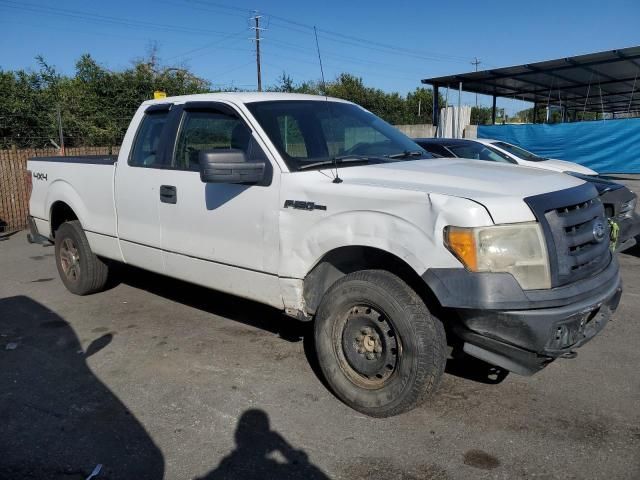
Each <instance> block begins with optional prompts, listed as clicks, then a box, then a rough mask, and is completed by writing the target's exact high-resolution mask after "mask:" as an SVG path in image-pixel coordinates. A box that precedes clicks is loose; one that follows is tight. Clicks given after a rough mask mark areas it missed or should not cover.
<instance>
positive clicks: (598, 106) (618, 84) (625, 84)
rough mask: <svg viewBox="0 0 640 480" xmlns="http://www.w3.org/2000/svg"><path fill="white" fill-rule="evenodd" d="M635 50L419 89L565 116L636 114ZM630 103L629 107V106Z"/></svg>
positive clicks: (440, 81) (639, 96)
mask: <svg viewBox="0 0 640 480" xmlns="http://www.w3.org/2000/svg"><path fill="white" fill-rule="evenodd" d="M639 77H640V46H637V47H629V48H621V49H618V50H609V51H605V52H598V53H589V54H587V55H577V56H575V57H565V58H559V59H557V60H547V61H544V62H537V63H528V64H525V65H516V66H513V67H505V68H496V69H492V70H483V71H479V72H470V73H461V74H457V75H449V76H445V77H435V78H425V79H424V80H422V83H426V84H429V85H433V86H440V87H443V86H450V87H452V88H458V84H459V82H462V89H463V90H464V91H466V92H473V93H481V94H485V95H496V96H498V97H506V98H515V99H519V100H525V101H529V102H533V103H538V104H541V105H546V104H547V103H550V104H552V105H558V104H559V103H560V104H562V105H563V106H565V107H567V108H568V109H569V110H580V111H581V110H583V109H586V111H594V112H595V111H597V112H601V111H605V112H626V111H627V110H628V109H629V107H630V108H631V110H637V109H640V93H639V92H638V90H639V89H640V78H639ZM630 101H631V104H629V102H630Z"/></svg>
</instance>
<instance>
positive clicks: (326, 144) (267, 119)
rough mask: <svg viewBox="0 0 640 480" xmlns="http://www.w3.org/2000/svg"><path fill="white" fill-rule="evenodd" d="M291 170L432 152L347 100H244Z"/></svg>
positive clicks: (413, 157) (415, 156) (411, 157)
mask: <svg viewBox="0 0 640 480" xmlns="http://www.w3.org/2000/svg"><path fill="white" fill-rule="evenodd" d="M247 108H248V109H249V110H250V111H251V113H252V114H253V116H254V117H255V118H256V120H257V121H258V123H260V126H261V127H262V128H263V129H264V131H265V132H266V133H267V135H268V136H269V138H270V139H271V141H272V142H273V143H274V144H275V146H276V148H277V149H278V151H279V152H280V155H282V157H283V158H284V160H285V162H286V163H287V166H288V167H289V170H291V171H292V172H294V171H298V170H305V169H307V168H323V167H326V166H328V165H330V164H331V163H333V162H334V161H335V162H336V165H339V166H341V167H344V166H347V165H362V164H363V163H365V164H366V163H380V162H398V161H406V160H416V159H420V158H433V157H432V156H431V155H430V154H429V153H427V152H426V151H425V150H424V149H422V148H421V147H420V146H419V145H418V144H416V143H415V142H414V141H413V140H411V139H410V138H408V137H406V136H405V135H404V134H402V133H401V132H400V131H399V130H397V129H396V128H394V127H392V126H391V125H389V124H388V123H386V122H385V121H383V120H382V119H380V118H378V117H376V116H375V115H373V114H372V113H369V112H367V111H366V110H364V109H362V108H360V107H358V106H357V105H353V104H350V103H341V102H332V101H317V100H287V101H268V102H255V103H249V104H247Z"/></svg>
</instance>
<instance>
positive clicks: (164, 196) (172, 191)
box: [160, 185, 178, 203]
mask: <svg viewBox="0 0 640 480" xmlns="http://www.w3.org/2000/svg"><path fill="white" fill-rule="evenodd" d="M160 201H161V202H162V203H177V201H178V192H177V190H176V187H174V186H173V185H160Z"/></svg>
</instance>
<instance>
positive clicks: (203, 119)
mask: <svg viewBox="0 0 640 480" xmlns="http://www.w3.org/2000/svg"><path fill="white" fill-rule="evenodd" d="M250 143H251V130H249V127H247V126H246V125H245V123H244V122H243V121H242V120H240V119H239V118H238V117H235V116H231V115H228V114H225V113H222V112H216V111H208V112H207V111H204V112H199V111H193V112H191V111H188V112H186V113H185V114H184V117H183V119H182V125H181V127H180V132H179V134H178V140H177V142H176V149H175V155H174V166H175V167H177V168H179V169H180V170H191V171H197V170H199V168H200V167H199V160H198V157H199V154H200V151H201V150H217V149H222V150H228V149H232V148H233V149H238V150H242V151H244V152H245V153H248V151H249V145H250Z"/></svg>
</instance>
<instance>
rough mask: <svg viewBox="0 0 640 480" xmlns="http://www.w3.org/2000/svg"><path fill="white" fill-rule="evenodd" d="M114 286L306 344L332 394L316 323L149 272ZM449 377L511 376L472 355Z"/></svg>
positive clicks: (125, 276) (132, 272)
mask: <svg viewBox="0 0 640 480" xmlns="http://www.w3.org/2000/svg"><path fill="white" fill-rule="evenodd" d="M116 269H117V271H116V275H115V282H114V284H113V285H114V286H115V285H117V283H118V282H120V283H124V284H127V285H129V286H132V287H134V288H139V289H142V290H145V291H147V292H149V293H152V294H155V295H159V296H161V297H164V298H168V299H170V300H173V301H174V302H178V303H181V304H183V305H187V306H189V307H192V308H197V309H199V310H203V311H206V312H209V313H211V314H214V315H218V316H221V317H224V318H228V319H230V320H233V321H236V322H240V323H244V324H246V325H250V326H252V327H255V328H260V329H262V330H265V331H268V332H271V333H274V334H277V335H279V336H280V338H282V339H284V340H286V341H289V342H299V341H303V342H304V343H303V345H304V352H305V356H306V359H307V361H308V362H309V366H310V367H311V369H312V370H313V372H314V374H315V375H316V377H317V378H318V380H320V382H322V384H323V385H324V386H325V388H327V389H328V390H331V389H330V388H329V385H328V384H327V382H326V380H325V378H324V376H323V374H322V370H321V369H320V365H319V364H318V360H317V355H316V351H315V345H314V339H313V324H312V322H300V321H297V320H294V319H292V318H290V317H287V316H286V315H284V314H283V313H282V312H281V311H280V310H277V309H275V308H271V307H269V306H266V305H263V304H260V303H257V302H253V301H251V300H245V299H242V298H238V297H234V296H232V295H228V294H225V293H221V292H217V291H215V290H210V289H208V288H205V287H199V286H197V285H193V284H190V283H187V282H183V281H180V280H176V279H173V278H170V277H167V276H164V275H159V274H155V273H151V272H148V271H146V270H141V269H138V268H135V267H130V266H128V265H117V266H116ZM446 373H448V374H450V375H454V376H456V377H461V378H465V379H467V380H472V381H474V382H478V383H485V384H497V383H501V382H502V381H503V380H504V379H505V378H506V377H507V374H508V372H507V371H505V370H502V369H500V368H498V367H494V366H492V365H489V364H487V363H485V362H483V361H481V360H478V359H476V358H473V357H470V356H468V355H462V356H458V357H456V358H453V359H450V360H449V361H448V362H447V368H446Z"/></svg>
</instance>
